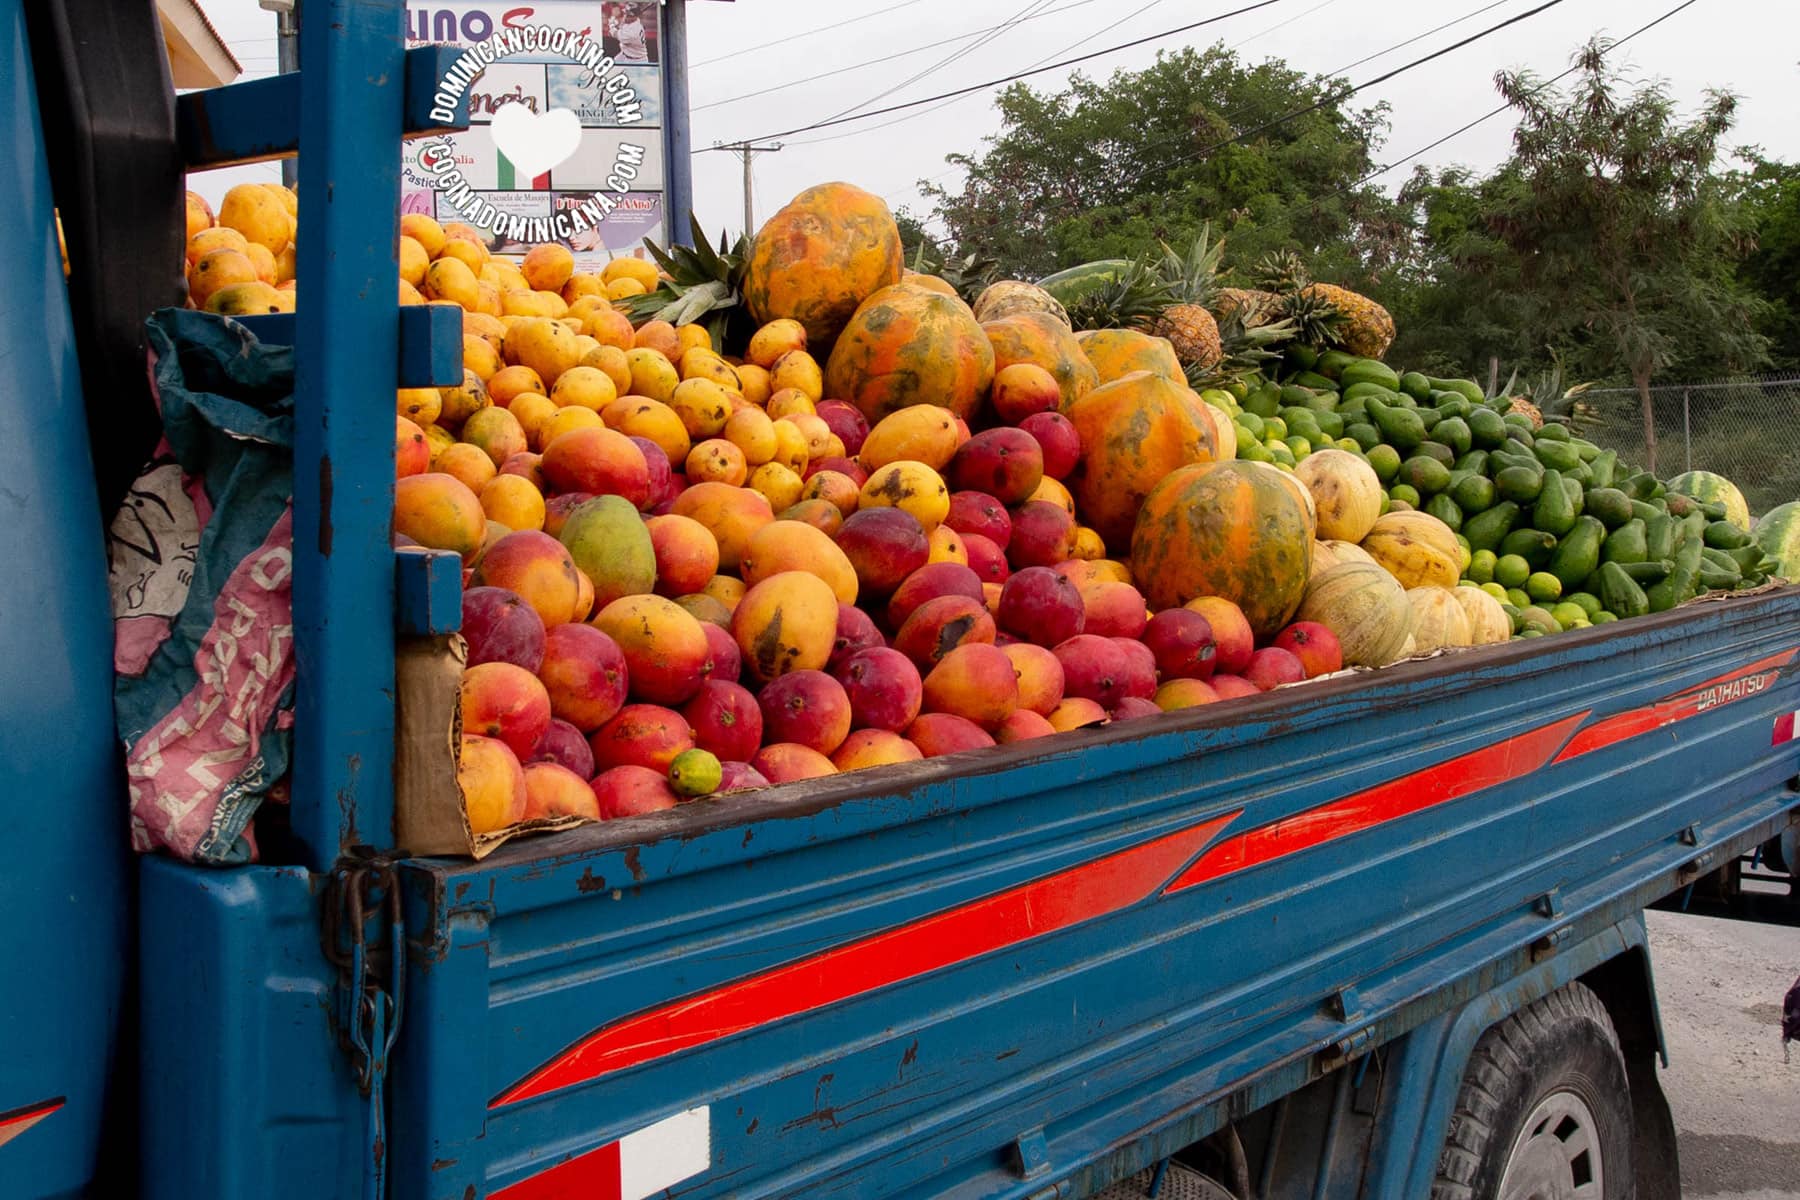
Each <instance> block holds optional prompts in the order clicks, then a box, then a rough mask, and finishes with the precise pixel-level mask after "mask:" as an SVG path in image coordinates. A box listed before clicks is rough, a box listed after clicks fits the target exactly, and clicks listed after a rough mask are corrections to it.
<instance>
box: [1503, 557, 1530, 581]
mask: <svg viewBox="0 0 1800 1200" xmlns="http://www.w3.org/2000/svg"><path fill="white" fill-rule="evenodd" d="M1530 578H1531V564H1530V563H1528V562H1526V561H1525V556H1524V555H1522V554H1504V555H1501V556H1500V557H1499V558H1498V559H1496V560H1495V561H1494V582H1495V583H1497V584H1499V585H1500V586H1501V587H1504V588H1522V587H1524V586H1525V581H1526V580H1527V579H1530Z"/></svg>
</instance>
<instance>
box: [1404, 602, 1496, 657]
mask: <svg viewBox="0 0 1800 1200" xmlns="http://www.w3.org/2000/svg"><path fill="white" fill-rule="evenodd" d="M1454 591H1455V589H1454V588H1446V587H1417V588H1411V589H1409V590H1408V591H1407V593H1406V602H1407V603H1408V604H1410V605H1411V606H1412V611H1413V628H1412V635H1413V638H1414V640H1415V641H1416V642H1417V644H1418V653H1420V654H1430V653H1431V652H1432V651H1433V650H1451V649H1456V648H1458V647H1461V646H1467V645H1469V644H1470V642H1471V641H1472V640H1473V637H1474V635H1473V633H1471V632H1470V630H1469V618H1468V616H1467V615H1465V614H1464V612H1463V607H1462V605H1461V604H1459V603H1457V600H1456V596H1455V595H1454V594H1453V593H1454ZM1488 598H1489V599H1490V600H1491V599H1493V597H1491V596H1490V597H1488Z"/></svg>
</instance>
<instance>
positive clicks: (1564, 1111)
mask: <svg viewBox="0 0 1800 1200" xmlns="http://www.w3.org/2000/svg"><path fill="white" fill-rule="evenodd" d="M1595 1134H1596V1130H1595V1126H1594V1114H1593V1112H1592V1111H1591V1110H1590V1109H1589V1108H1588V1106H1587V1103H1586V1102H1585V1101H1584V1100H1582V1098H1581V1097H1580V1096H1577V1095H1576V1094H1575V1093H1573V1092H1565V1091H1558V1092H1552V1093H1550V1094H1549V1095H1548V1096H1546V1097H1544V1098H1543V1099H1542V1100H1541V1101H1539V1102H1538V1105H1537V1107H1536V1108H1534V1109H1532V1110H1531V1115H1530V1116H1529V1117H1527V1118H1526V1119H1525V1125H1524V1128H1523V1129H1521V1130H1520V1131H1519V1136H1518V1139H1517V1140H1516V1141H1515V1142H1513V1146H1512V1152H1511V1153H1510V1154H1508V1155H1507V1158H1506V1169H1505V1170H1504V1171H1502V1172H1501V1175H1500V1189H1499V1191H1500V1198H1499V1200H1600V1197H1602V1196H1603V1195H1605V1183H1606V1180H1605V1176H1604V1174H1603V1171H1602V1165H1601V1162H1600V1146H1599V1141H1598V1139H1597V1137H1596V1136H1595Z"/></svg>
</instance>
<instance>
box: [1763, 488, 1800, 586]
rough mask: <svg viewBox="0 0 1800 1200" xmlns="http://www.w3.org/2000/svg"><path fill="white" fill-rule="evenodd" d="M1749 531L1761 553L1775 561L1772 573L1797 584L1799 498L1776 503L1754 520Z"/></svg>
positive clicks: (1799, 580)
mask: <svg viewBox="0 0 1800 1200" xmlns="http://www.w3.org/2000/svg"><path fill="white" fill-rule="evenodd" d="M1752 532H1753V533H1754V534H1755V537H1756V544H1757V545H1758V546H1761V547H1762V552H1763V553H1764V554H1766V555H1768V556H1769V557H1770V558H1772V559H1774V560H1775V574H1777V575H1779V576H1780V577H1781V578H1783V579H1785V580H1787V581H1788V582H1789V583H1800V500H1789V501H1788V502H1787V503H1786V504H1777V505H1776V506H1775V507H1774V508H1771V509H1770V510H1769V511H1768V512H1766V513H1764V514H1763V515H1762V516H1761V517H1759V518H1758V519H1757V522H1756V528H1755V529H1754V530H1753V531H1752Z"/></svg>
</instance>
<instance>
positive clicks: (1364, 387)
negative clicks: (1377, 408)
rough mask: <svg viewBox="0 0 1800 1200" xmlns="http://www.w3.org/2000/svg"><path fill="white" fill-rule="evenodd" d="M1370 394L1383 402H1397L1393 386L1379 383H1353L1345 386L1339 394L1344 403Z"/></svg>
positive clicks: (1365, 398)
mask: <svg viewBox="0 0 1800 1200" xmlns="http://www.w3.org/2000/svg"><path fill="white" fill-rule="evenodd" d="M1371 396H1373V397H1374V398H1375V399H1377V400H1379V401H1381V402H1382V403H1383V404H1399V403H1400V397H1399V396H1398V395H1396V394H1395V392H1394V389H1393V388H1387V387H1382V386H1381V385H1380V384H1379V383H1354V384H1350V385H1348V386H1346V387H1345V388H1344V390H1343V392H1342V394H1341V395H1340V400H1341V402H1342V403H1345V404H1354V403H1355V402H1357V401H1359V400H1367V399H1369V398H1370V397H1371Z"/></svg>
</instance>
